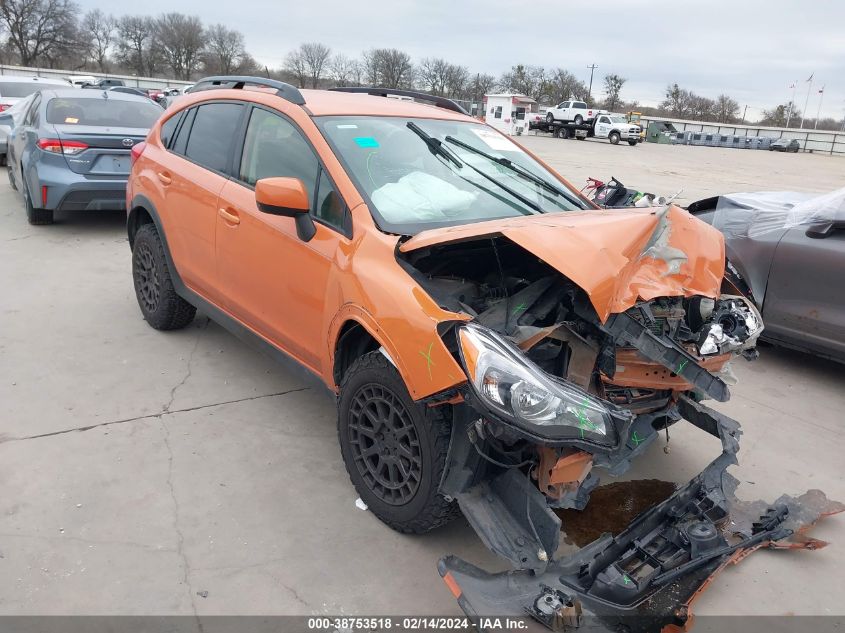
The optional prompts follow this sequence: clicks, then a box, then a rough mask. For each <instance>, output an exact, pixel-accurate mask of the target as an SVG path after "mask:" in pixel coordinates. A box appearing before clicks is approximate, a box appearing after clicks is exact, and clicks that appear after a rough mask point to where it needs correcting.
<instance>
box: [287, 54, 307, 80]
mask: <svg viewBox="0 0 845 633" xmlns="http://www.w3.org/2000/svg"><path fill="white" fill-rule="evenodd" d="M283 71H284V72H286V73H288V74H289V75H291V76H292V77H294V79H295V81H296V83H297V85H298V86H299V87H300V88H304V87H305V83H306V81H307V79H308V69H307V67H306V65H305V58H304V57H303V56H302V51H301V50H299V49H296V50H295V51H291V52H290V53H288V54H287V55H286V56H285V63H284V66H283Z"/></svg>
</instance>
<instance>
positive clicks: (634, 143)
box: [628, 139, 637, 146]
mask: <svg viewBox="0 0 845 633" xmlns="http://www.w3.org/2000/svg"><path fill="white" fill-rule="evenodd" d="M636 144H637V140H636V139H628V145H631V146H634V145H636Z"/></svg>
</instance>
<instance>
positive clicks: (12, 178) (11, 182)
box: [6, 165, 18, 191]
mask: <svg viewBox="0 0 845 633" xmlns="http://www.w3.org/2000/svg"><path fill="white" fill-rule="evenodd" d="M6 174H7V175H8V176H9V186H10V187H11V188H12V189H14V190H15V191H17V190H18V186H17V185H16V184H15V174H14V172H13V171H12V166H11V165H9V166H8V168H7V169H6Z"/></svg>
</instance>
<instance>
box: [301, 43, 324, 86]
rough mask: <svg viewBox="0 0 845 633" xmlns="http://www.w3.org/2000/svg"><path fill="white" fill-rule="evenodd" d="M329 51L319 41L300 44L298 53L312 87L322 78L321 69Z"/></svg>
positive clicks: (318, 83) (317, 84)
mask: <svg viewBox="0 0 845 633" xmlns="http://www.w3.org/2000/svg"><path fill="white" fill-rule="evenodd" d="M331 52H332V51H331V49H330V48H329V47H328V46H326V45H324V44H320V43H319V42H308V43H306V44H301V45H300V47H299V54H300V56H301V58H302V63H303V64H304V65H305V71H306V73H307V75H308V79H309V81H310V82H311V87H312V88H316V87H318V86H319V85H320V79H322V78H323V70H324V69H325V67H326V63H327V62H328V60H329V56H330V55H331Z"/></svg>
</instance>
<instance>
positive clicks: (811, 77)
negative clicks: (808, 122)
mask: <svg viewBox="0 0 845 633" xmlns="http://www.w3.org/2000/svg"><path fill="white" fill-rule="evenodd" d="M815 74H816V73H810V76H809V77H808V78H807V84H808V85H807V98H806V99H804V111H803V112H802V113H801V129H802V130H803V129H804V119H805V118H807V105H808V104H809V103H810V90H812V89H813V75H815Z"/></svg>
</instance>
